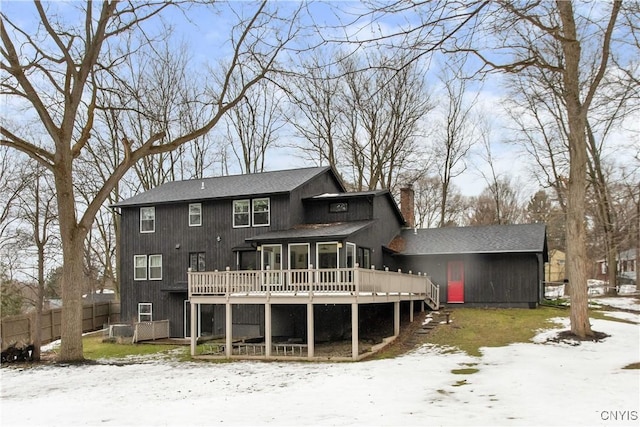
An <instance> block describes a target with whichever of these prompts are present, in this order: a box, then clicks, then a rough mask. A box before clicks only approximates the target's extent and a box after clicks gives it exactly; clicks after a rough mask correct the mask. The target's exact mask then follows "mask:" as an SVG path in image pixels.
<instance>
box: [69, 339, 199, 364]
mask: <svg viewBox="0 0 640 427" xmlns="http://www.w3.org/2000/svg"><path fill="white" fill-rule="evenodd" d="M103 338H104V337H103V335H102V334H97V335H88V336H86V337H84V338H83V339H82V345H83V348H84V358H85V359H88V360H97V359H114V358H122V357H128V356H144V355H148V354H162V353H167V352H168V351H170V350H175V349H177V348H182V349H184V352H185V353H186V352H187V351H188V347H184V346H178V345H162V344H116V343H112V342H102V340H103Z"/></svg>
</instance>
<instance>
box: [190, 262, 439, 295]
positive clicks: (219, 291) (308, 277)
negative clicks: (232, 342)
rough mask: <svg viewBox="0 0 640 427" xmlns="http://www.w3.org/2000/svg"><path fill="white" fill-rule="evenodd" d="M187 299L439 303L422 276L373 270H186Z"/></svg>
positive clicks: (432, 284) (435, 286)
mask: <svg viewBox="0 0 640 427" xmlns="http://www.w3.org/2000/svg"><path fill="white" fill-rule="evenodd" d="M188 276H189V298H191V297H192V296H231V295H239V294H256V293H269V294H270V293H281V294H282V293H293V294H294V295H298V294H310V293H311V294H315V293H350V294H354V295H360V294H363V293H366V294H374V295H375V294H390V293H400V294H416V295H425V298H426V299H430V300H432V301H438V299H439V295H438V292H439V290H438V286H437V285H435V284H434V283H432V282H431V280H429V278H428V277H427V276H426V275H422V274H405V273H402V272H400V271H398V272H392V271H380V270H374V269H363V268H359V267H354V268H330V269H300V270H245V271H231V270H229V269H227V270H226V271H207V272H194V271H189V273H188Z"/></svg>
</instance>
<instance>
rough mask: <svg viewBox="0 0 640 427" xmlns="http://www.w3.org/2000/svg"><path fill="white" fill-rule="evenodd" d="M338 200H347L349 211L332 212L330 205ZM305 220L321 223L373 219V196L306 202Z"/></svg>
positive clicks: (311, 222)
mask: <svg viewBox="0 0 640 427" xmlns="http://www.w3.org/2000/svg"><path fill="white" fill-rule="evenodd" d="M336 201H346V202H347V204H348V209H347V212H330V210H329V205H331V203H335V202H336ZM305 207H306V210H305V213H306V214H305V222H307V223H310V224H314V223H315V224H321V223H331V222H344V221H362V220H369V219H373V217H374V215H373V203H372V198H371V197H359V198H350V199H340V200H339V199H333V198H332V199H321V200H308V201H307V202H306V205H305Z"/></svg>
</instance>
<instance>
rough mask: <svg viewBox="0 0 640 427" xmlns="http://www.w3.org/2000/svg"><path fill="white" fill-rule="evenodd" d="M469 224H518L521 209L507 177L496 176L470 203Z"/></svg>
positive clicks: (520, 218) (516, 192)
mask: <svg viewBox="0 0 640 427" xmlns="http://www.w3.org/2000/svg"><path fill="white" fill-rule="evenodd" d="M472 205H473V207H472V211H473V213H472V215H471V218H470V225H490V224H519V223H521V222H522V217H523V210H522V206H521V205H520V203H519V194H518V191H517V190H516V189H515V188H514V186H513V185H512V184H511V181H510V180H509V178H506V177H504V178H496V180H495V181H494V182H492V183H491V184H490V185H489V186H488V187H486V188H485V189H484V190H483V191H482V193H481V194H480V195H479V196H478V197H477V198H476V199H475V203H472Z"/></svg>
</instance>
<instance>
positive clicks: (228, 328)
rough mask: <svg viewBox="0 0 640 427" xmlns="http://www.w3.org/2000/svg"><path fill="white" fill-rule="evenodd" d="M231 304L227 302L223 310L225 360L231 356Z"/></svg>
mask: <svg viewBox="0 0 640 427" xmlns="http://www.w3.org/2000/svg"><path fill="white" fill-rule="evenodd" d="M231 307H232V306H231V303H230V302H229V300H227V303H226V304H225V310H224V314H225V324H224V326H225V335H224V338H225V346H224V353H225V355H226V356H227V358H230V357H231V355H232V354H233V316H232V315H231V314H232V313H231V310H232V308H231Z"/></svg>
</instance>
